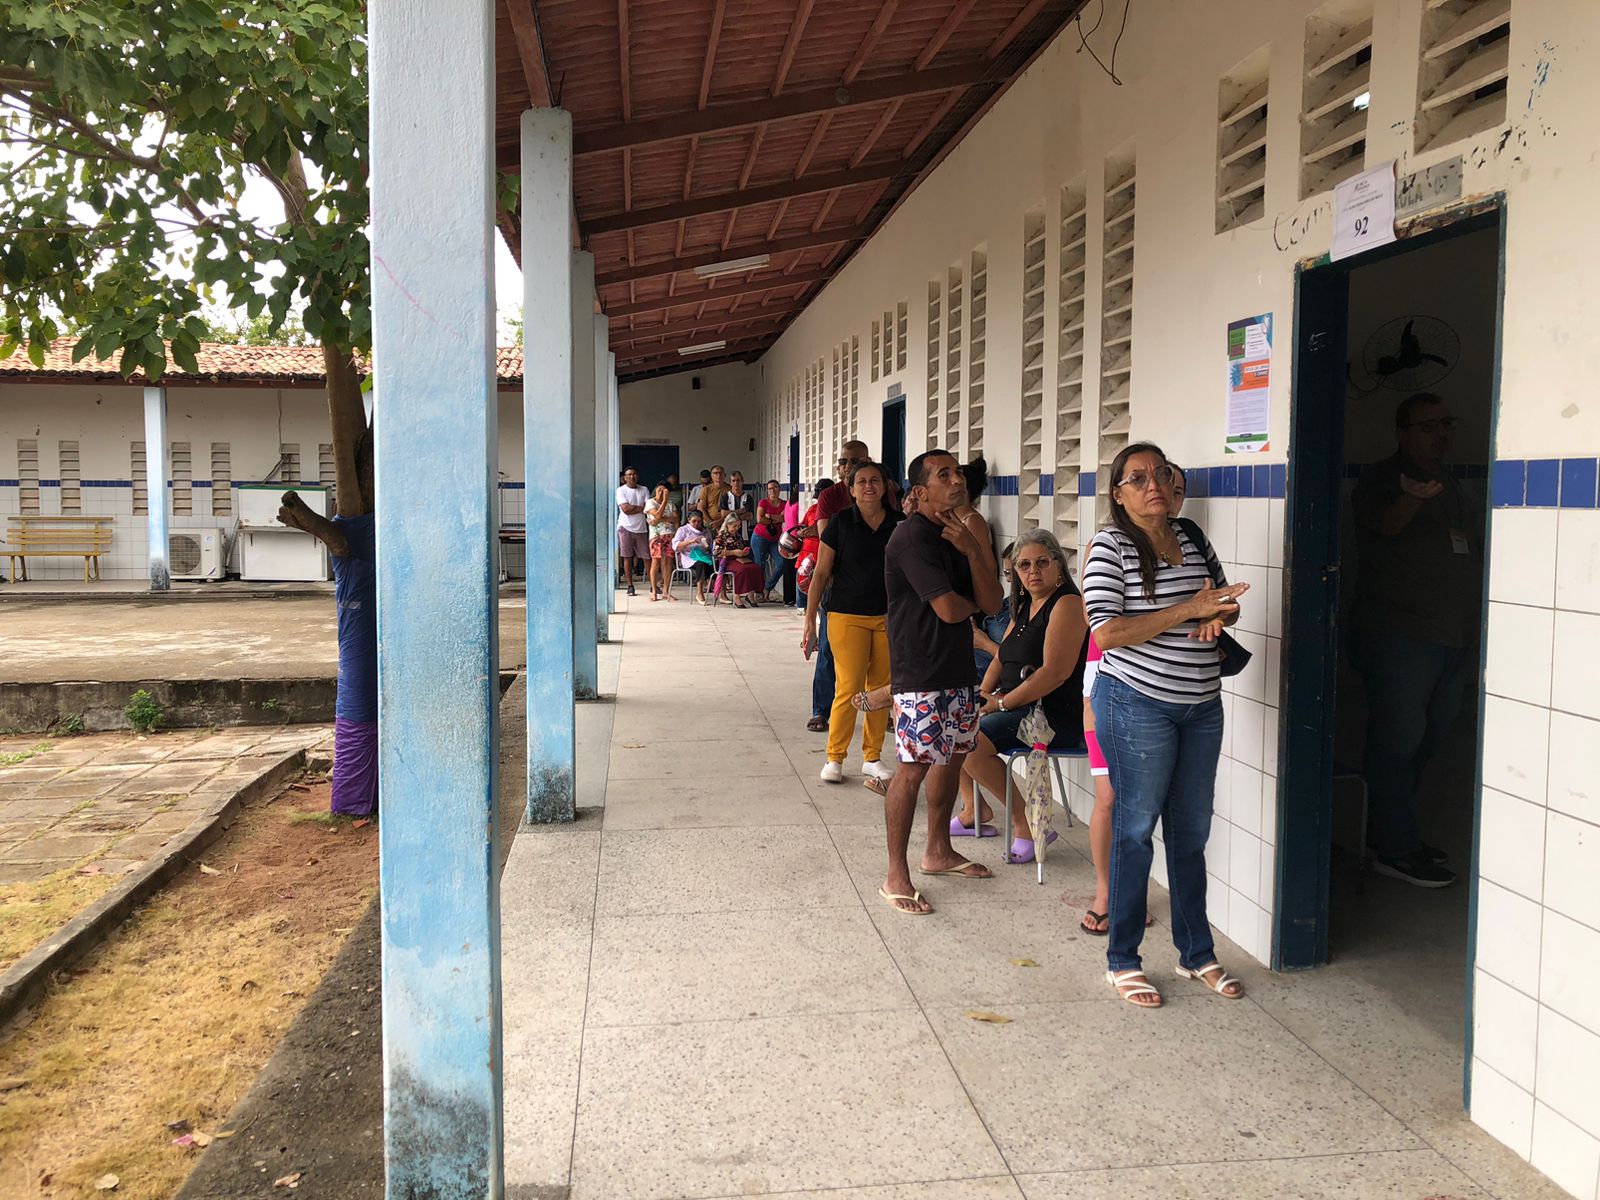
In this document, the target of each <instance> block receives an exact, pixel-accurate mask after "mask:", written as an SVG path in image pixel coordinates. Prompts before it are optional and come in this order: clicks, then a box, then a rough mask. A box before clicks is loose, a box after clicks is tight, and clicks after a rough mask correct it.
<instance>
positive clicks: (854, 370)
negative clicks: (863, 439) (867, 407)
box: [850, 336, 861, 438]
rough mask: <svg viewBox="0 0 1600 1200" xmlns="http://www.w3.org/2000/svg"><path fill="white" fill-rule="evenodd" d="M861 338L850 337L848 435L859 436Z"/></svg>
mask: <svg viewBox="0 0 1600 1200" xmlns="http://www.w3.org/2000/svg"><path fill="white" fill-rule="evenodd" d="M860 402H861V339H860V338H859V337H855V336H852V337H851V338H850V436H851V437H853V438H858V437H860V436H861V427H860V425H858V424H857V422H858V420H859V419H860V415H861V407H860Z"/></svg>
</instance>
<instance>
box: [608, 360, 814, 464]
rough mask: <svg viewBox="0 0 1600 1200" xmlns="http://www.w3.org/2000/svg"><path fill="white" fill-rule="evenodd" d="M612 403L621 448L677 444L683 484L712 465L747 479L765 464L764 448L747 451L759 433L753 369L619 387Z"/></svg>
mask: <svg viewBox="0 0 1600 1200" xmlns="http://www.w3.org/2000/svg"><path fill="white" fill-rule="evenodd" d="M695 379H699V380H700V389H699V390H698V391H696V390H695V389H694V387H693V381H694V380H695ZM617 404H618V407H619V409H620V415H619V418H618V420H619V422H620V424H621V427H622V442H623V444H624V445H627V444H629V443H632V442H638V441H640V440H641V439H644V438H651V439H658V440H659V439H665V440H666V442H667V444H669V445H673V446H677V447H678V463H679V465H678V476H679V478H680V479H681V480H682V481H683V482H684V483H692V482H695V481H697V480H698V478H699V475H700V472H701V471H702V470H707V469H709V468H710V467H711V466H712V465H714V464H717V463H720V464H722V465H723V466H724V467H726V468H727V469H728V471H729V473H730V474H731V473H732V472H733V471H736V470H737V471H743V472H744V476H745V478H746V479H747V480H753V479H755V478H756V477H757V475H758V474H759V473H760V472H761V471H762V470H764V468H765V464H766V463H767V461H768V457H767V449H768V448H767V447H760V446H758V448H757V449H756V450H755V451H752V450H751V449H750V439H751V438H754V437H756V436H757V435H758V432H759V429H760V417H761V368H760V367H759V366H751V365H748V364H745V363H728V364H725V365H723V366H719V367H708V368H706V369H705V370H703V371H684V372H682V373H680V374H677V375H662V376H657V377H656V378H654V379H643V380H640V381H639V382H637V383H625V384H623V385H622V387H621V389H620V390H619V391H618V394H617ZM785 444H786V445H787V443H785ZM764 477H765V476H763V478H764Z"/></svg>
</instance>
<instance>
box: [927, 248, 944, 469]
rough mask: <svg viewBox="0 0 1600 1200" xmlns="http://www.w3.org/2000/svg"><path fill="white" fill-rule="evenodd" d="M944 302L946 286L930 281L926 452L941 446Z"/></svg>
mask: <svg viewBox="0 0 1600 1200" xmlns="http://www.w3.org/2000/svg"><path fill="white" fill-rule="evenodd" d="M943 301H944V284H943V282H942V281H941V280H938V279H930V280H928V395H927V400H926V403H927V414H928V437H927V444H926V445H924V446H923V449H924V450H934V449H937V448H938V446H939V429H940V427H941V422H940V415H941V413H942V411H943V410H942V398H943V395H944V387H943V383H944V359H943V357H942V352H941V349H940V345H941V343H940V341H939V329H940V317H941V310H942V308H943Z"/></svg>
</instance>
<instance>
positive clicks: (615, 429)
mask: <svg viewBox="0 0 1600 1200" xmlns="http://www.w3.org/2000/svg"><path fill="white" fill-rule="evenodd" d="M606 361H607V362H608V363H609V364H610V365H609V369H608V374H609V375H610V377H611V387H610V392H611V395H610V398H609V407H610V409H611V438H610V445H609V446H608V447H607V449H608V450H609V451H610V456H611V465H610V466H609V467H608V468H607V471H606V478H607V479H610V480H615V479H616V478H617V476H618V475H619V474H621V472H622V426H621V425H620V424H619V423H618V418H617V356H616V355H615V354H612V353H611V352H610V351H607V353H606ZM613 487H615V484H613ZM611 523H612V524H613V525H615V524H616V521H615V520H613V521H612V522H611ZM609 541H610V543H611V551H610V554H609V556H608V565H607V567H606V571H607V579H606V587H605V594H606V597H607V599H608V601H609V603H610V605H611V611H612V612H616V611H617V588H616V583H617V566H618V563H617V558H618V555H617V539H616V538H614V537H613V538H610V539H609Z"/></svg>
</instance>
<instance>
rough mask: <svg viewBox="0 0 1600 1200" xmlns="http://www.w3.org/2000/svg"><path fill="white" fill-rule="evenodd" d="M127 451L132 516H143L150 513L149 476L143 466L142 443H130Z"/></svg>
mask: <svg viewBox="0 0 1600 1200" xmlns="http://www.w3.org/2000/svg"><path fill="white" fill-rule="evenodd" d="M128 451H129V474H130V475H131V476H132V482H133V515H134V516H136V517H139V516H145V515H147V514H148V513H149V512H150V474H149V470H148V469H147V468H146V466H145V457H144V443H143V442H132V443H130V444H129V446H128Z"/></svg>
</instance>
